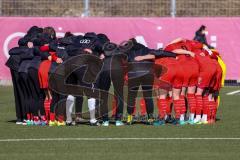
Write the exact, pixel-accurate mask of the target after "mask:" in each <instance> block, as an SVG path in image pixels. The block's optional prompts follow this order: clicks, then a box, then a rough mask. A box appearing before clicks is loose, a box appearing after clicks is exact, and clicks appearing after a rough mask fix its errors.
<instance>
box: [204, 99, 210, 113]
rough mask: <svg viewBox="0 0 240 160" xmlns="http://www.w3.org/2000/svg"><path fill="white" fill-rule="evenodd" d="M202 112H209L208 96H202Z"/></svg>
mask: <svg viewBox="0 0 240 160" xmlns="http://www.w3.org/2000/svg"><path fill="white" fill-rule="evenodd" d="M203 114H209V100H208V96H203ZM208 116H209V115H208Z"/></svg>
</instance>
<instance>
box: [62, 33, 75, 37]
mask: <svg viewBox="0 0 240 160" xmlns="http://www.w3.org/2000/svg"><path fill="white" fill-rule="evenodd" d="M71 36H74V35H73V34H72V33H71V32H66V33H65V35H64V37H71Z"/></svg>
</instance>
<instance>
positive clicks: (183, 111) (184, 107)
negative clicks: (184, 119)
mask: <svg viewBox="0 0 240 160" xmlns="http://www.w3.org/2000/svg"><path fill="white" fill-rule="evenodd" d="M179 101H180V102H179V103H180V104H181V110H180V114H185V113H186V110H187V109H186V104H185V96H182V95H181V96H180V99H179Z"/></svg>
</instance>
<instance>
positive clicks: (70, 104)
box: [66, 95, 75, 126]
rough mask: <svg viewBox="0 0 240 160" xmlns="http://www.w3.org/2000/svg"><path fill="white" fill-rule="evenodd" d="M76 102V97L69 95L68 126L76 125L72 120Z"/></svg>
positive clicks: (67, 103)
mask: <svg viewBox="0 0 240 160" xmlns="http://www.w3.org/2000/svg"><path fill="white" fill-rule="evenodd" d="M74 102H75V97H74V96H72V95H68V97H67V101H66V125H68V126H71V125H74V123H73V120H72V112H73V107H74Z"/></svg>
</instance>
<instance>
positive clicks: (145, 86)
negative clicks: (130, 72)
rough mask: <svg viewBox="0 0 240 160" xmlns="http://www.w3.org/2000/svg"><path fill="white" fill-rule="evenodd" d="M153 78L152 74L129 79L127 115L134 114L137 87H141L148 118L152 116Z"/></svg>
mask: <svg viewBox="0 0 240 160" xmlns="http://www.w3.org/2000/svg"><path fill="white" fill-rule="evenodd" d="M153 82H154V76H153V75H152V74H146V75H143V76H141V77H137V78H130V77H129V80H128V100H127V102H128V107H127V112H128V114H130V115H132V114H133V112H134V107H135V102H136V97H137V93H138V90H139V87H140V86H142V91H143V97H144V100H145V102H146V106H147V108H146V109H147V114H148V116H152V114H153V109H154V105H153V99H152V89H153Z"/></svg>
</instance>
